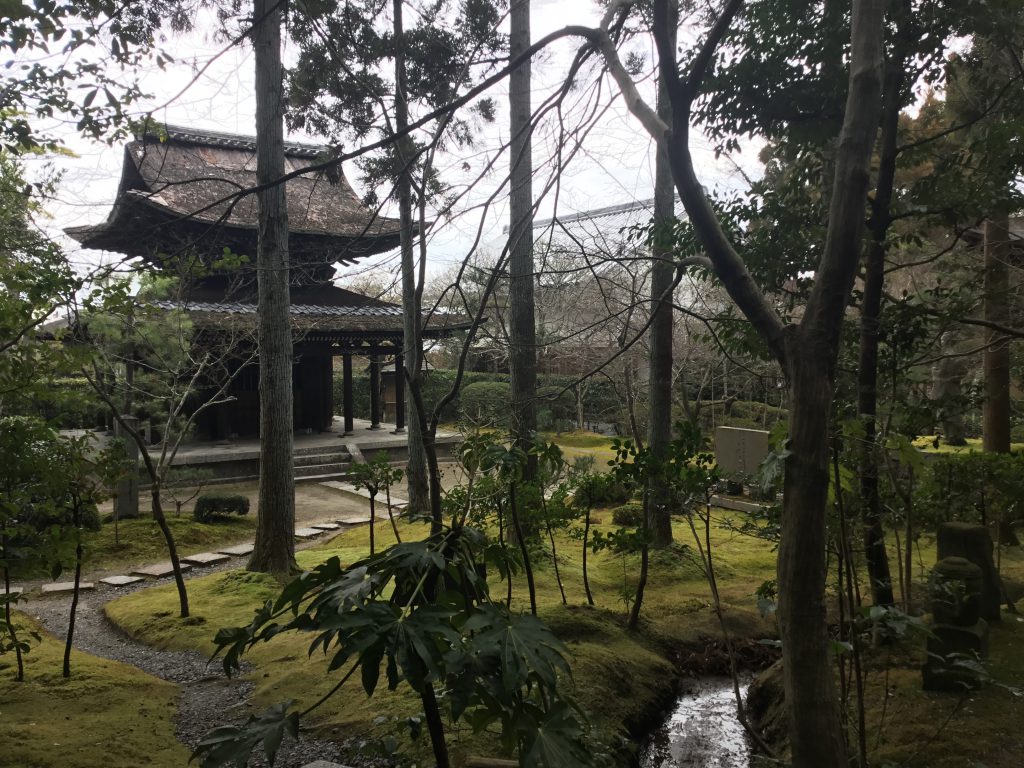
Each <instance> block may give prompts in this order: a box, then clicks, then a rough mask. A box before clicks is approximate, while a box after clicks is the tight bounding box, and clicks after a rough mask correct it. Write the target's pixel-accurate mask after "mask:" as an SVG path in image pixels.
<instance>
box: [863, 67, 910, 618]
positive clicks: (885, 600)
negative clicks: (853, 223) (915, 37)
mask: <svg viewBox="0 0 1024 768" xmlns="http://www.w3.org/2000/svg"><path fill="white" fill-rule="evenodd" d="M902 64H903V62H902V61H898V62H890V63H889V65H888V67H887V69H886V77H885V87H884V100H885V105H884V109H883V113H882V135H881V155H880V159H879V167H878V182H877V184H876V192H875V197H874V198H873V200H872V201H871V219H870V222H869V229H870V242H869V244H868V249H867V258H866V263H865V273H864V298H863V300H862V302H861V309H860V365H859V367H858V369H857V411H858V413H859V414H860V418H861V422H862V423H863V424H864V440H863V442H862V443H861V446H862V447H861V451H860V495H861V499H862V502H861V523H862V526H863V538H864V556H865V560H866V562H867V567H868V578H869V579H870V581H871V597H872V601H873V602H874V604H875V605H892V604H893V602H894V599H893V594H892V574H891V573H890V572H889V557H888V554H887V552H886V549H885V531H884V529H883V528H882V500H881V496H880V495H879V491H878V450H879V446H878V445H876V440H877V437H878V423H877V415H878V342H879V328H880V323H881V315H882V289H883V286H884V283H885V252H886V238H887V236H888V232H889V227H890V225H891V223H892V216H891V211H890V206H891V204H892V192H893V183H894V180H895V175H896V156H897V144H896V139H897V132H898V130H899V116H900V104H901V103H902V102H901V98H902V96H901V95H902V91H903V72H904V69H903V66H902Z"/></svg>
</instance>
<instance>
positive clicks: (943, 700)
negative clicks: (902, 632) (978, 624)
mask: <svg viewBox="0 0 1024 768" xmlns="http://www.w3.org/2000/svg"><path fill="white" fill-rule="evenodd" d="M1022 650H1024V623H1022V622H1021V621H1020V620H1019V619H1018V618H1017V617H1012V616H1010V615H1008V614H1004V621H1003V622H1001V623H997V624H993V625H991V650H990V661H989V663H988V664H987V666H988V669H989V672H990V674H991V675H992V677H993V679H994V680H995V681H996V682H997V683H999V685H994V684H990V685H987V686H985V687H984V688H982V689H981V690H979V691H974V692H971V693H969V694H966V695H964V696H961V695H957V694H949V693H933V692H927V691H923V690H921V671H920V666H921V664H922V663H923V662H924V655H923V653H924V652H923V650H922V649H916V651H915V652H914V653H912V654H910V655H908V656H907V657H906V658H901V659H899V660H897V661H896V663H895V668H893V669H890V670H889V671H888V672H886V671H885V669H884V667H885V663H884V662H885V661H886V659H884V658H877V657H876V659H875V664H873V665H872V669H871V670H870V671H869V673H868V679H867V687H866V692H865V697H864V698H865V703H866V706H867V733H868V734H869V736H870V738H869V742H868V743H869V745H872V746H871V753H872V759H871V764H872V765H884V764H892V765H900V766H907V768H961V767H962V766H966V765H977V766H982V765H984V766H986V768H1016V766H1019V765H1020V764H1021V757H1020V756H1021V752H1022V750H1024V734H1022V732H1021V730H1020V728H1019V723H1020V722H1022V717H1024V702H1022V700H1021V698H1020V696H1019V695H1014V693H1012V692H1011V691H1008V690H1007V689H1006V688H1005V687H1004V686H1011V687H1016V688H1020V687H1022V686H1024V653H1022ZM880 729H881V730H880ZM876 742H877V745H876ZM968 756H969V759H968Z"/></svg>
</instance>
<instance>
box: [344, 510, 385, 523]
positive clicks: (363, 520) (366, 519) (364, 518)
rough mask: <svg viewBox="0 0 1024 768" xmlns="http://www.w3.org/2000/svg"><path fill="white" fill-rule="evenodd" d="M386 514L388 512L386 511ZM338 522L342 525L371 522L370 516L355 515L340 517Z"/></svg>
mask: <svg viewBox="0 0 1024 768" xmlns="http://www.w3.org/2000/svg"><path fill="white" fill-rule="evenodd" d="M384 514H387V513H386V512H385V513H384ZM338 522H339V523H341V524H342V525H364V524H366V523H368V522H370V516H369V515H366V516H362V515H354V516H352V517H346V518H338Z"/></svg>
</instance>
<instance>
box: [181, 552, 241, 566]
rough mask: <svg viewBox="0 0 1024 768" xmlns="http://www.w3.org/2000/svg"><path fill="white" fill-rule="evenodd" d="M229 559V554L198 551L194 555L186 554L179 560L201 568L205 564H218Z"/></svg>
mask: <svg viewBox="0 0 1024 768" xmlns="http://www.w3.org/2000/svg"><path fill="white" fill-rule="evenodd" d="M230 559H231V556H230V555H224V554H221V553H219V552H200V553H199V554H196V555H188V556H186V557H183V558H181V562H183V563H188V564H189V565H194V566H197V567H200V568H202V567H203V566H207V565H219V564H220V563H226V562H227V561H228V560H230Z"/></svg>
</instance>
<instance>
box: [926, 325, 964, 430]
mask: <svg viewBox="0 0 1024 768" xmlns="http://www.w3.org/2000/svg"><path fill="white" fill-rule="evenodd" d="M959 347H960V344H959V339H958V338H957V333H956V331H946V332H945V333H944V334H942V337H941V338H940V339H939V351H940V352H941V354H942V355H943V357H942V358H941V359H940V360H938V361H936V363H935V365H934V366H932V387H931V390H932V391H931V398H932V400H934V401H935V402H936V403H938V417H939V431H940V435H941V439H942V442H944V443H946V444H947V445H967V426H966V424H964V394H963V380H964V376H965V375H966V374H967V365H966V361H965V359H964V358H963V357H958V356H956V353H957V352H959V351H960V349H959Z"/></svg>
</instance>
